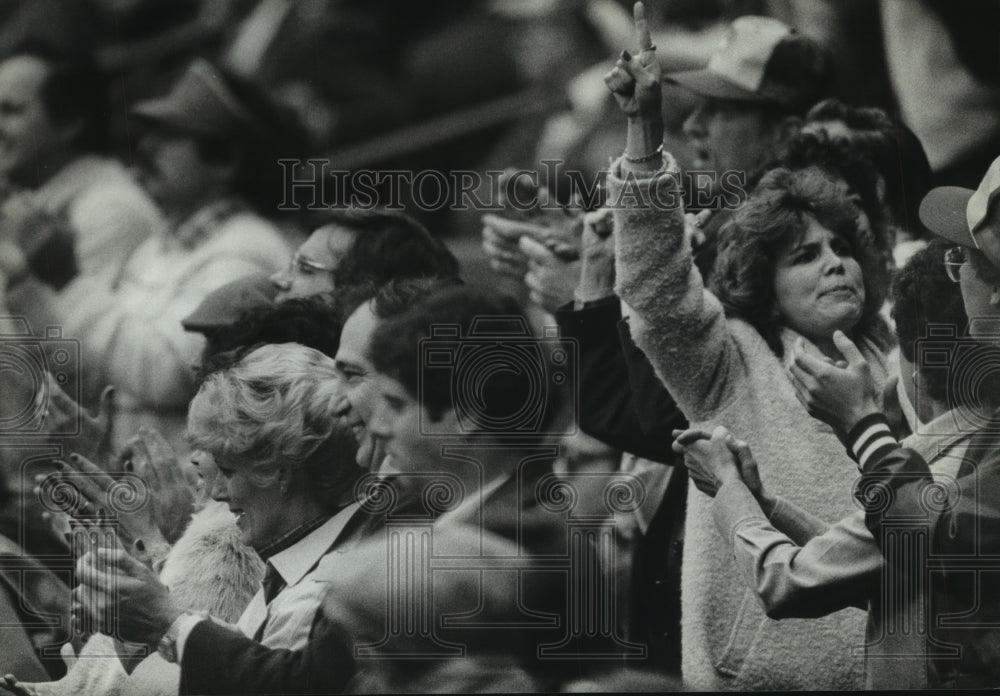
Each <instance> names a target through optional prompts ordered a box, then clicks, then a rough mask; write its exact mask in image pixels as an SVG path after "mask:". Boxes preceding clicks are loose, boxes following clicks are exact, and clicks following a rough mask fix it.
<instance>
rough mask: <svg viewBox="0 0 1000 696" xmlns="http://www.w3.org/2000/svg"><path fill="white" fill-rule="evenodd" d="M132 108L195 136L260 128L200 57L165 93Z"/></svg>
mask: <svg viewBox="0 0 1000 696" xmlns="http://www.w3.org/2000/svg"><path fill="white" fill-rule="evenodd" d="M131 111H132V115H133V116H136V117H138V118H141V119H144V120H147V121H151V122H153V123H159V124H162V125H165V126H169V127H171V128H173V129H176V130H178V131H181V132H184V133H193V134H195V135H224V134H227V133H230V132H232V130H233V129H234V128H240V129H244V130H249V131H251V132H256V133H260V132H262V131H263V126H262V125H261V124H260V123H258V121H257V119H256V118H254V116H253V114H251V113H250V110H249V109H248V108H247V107H246V106H245V105H244V104H242V103H241V101H240V99H239V98H238V97H237V96H236V95H235V94H234V93H233V92H232V90H231V89H230V88H229V87H228V86H227V85H226V83H225V81H224V80H223V79H222V77H221V76H220V74H219V71H218V69H217V68H215V67H214V66H213V65H212V64H211V63H209V62H208V61H207V60H204V59H202V58H197V59H195V60H194V62H192V63H191V65H190V66H188V69H187V71H186V72H185V73H184V74H183V75H182V76H181V78H180V79H179V80H178V81H177V82H176V83H175V84H174V86H173V87H172V88H171V90H170V92H169V93H168V94H167V95H166V96H163V97H159V98H156V99H147V100H145V101H141V102H139V103H138V104H136V105H135V106H133V107H132V110H131Z"/></svg>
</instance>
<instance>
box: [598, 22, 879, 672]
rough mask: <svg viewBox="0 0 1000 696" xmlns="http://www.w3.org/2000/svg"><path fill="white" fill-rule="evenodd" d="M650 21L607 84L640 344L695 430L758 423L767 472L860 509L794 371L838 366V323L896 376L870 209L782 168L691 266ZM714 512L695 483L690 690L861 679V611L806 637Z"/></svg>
mask: <svg viewBox="0 0 1000 696" xmlns="http://www.w3.org/2000/svg"><path fill="white" fill-rule="evenodd" d="M637 24H639V23H638V22H637ZM637 28H638V33H639V42H638V43H639V46H640V48H641V49H642V50H641V51H640V52H639V54H638V55H637V56H635V57H631V56H627V55H626V56H625V57H623V58H622V59H621V60H619V62H618V63H617V65H616V67H615V69H614V70H613V71H612V72H611V73H610V74H609V75H608V76H607V78H606V82H607V84H608V86H609V88H611V89H612V91H613V93H614V94H615V97H616V99H617V101H618V103H619V106H620V107H621V109H622V111H623V112H624V113H626V114H627V115H628V116H629V130H628V134H627V139H626V150H625V154H624V156H623V157H622V158H621V160H619V161H618V162H617V163H615V164H614V165H613V166H612V169H611V172H610V174H609V177H608V185H609V200H610V201H616V202H618V203H619V204H618V205H617V206H616V207H613V210H614V213H615V234H614V238H615V262H616V289H617V291H618V295H619V297H621V299H622V300H623V301H624V302H625V303H626V304H627V305H628V307H629V308H630V312H631V318H630V325H631V335H632V338H633V340H634V341H635V343H636V345H637V346H638V347H639V348H641V349H642V350H643V351H644V352H645V353H646V355H647V357H648V358H649V360H650V362H651V363H652V365H653V366H654V368H655V369H656V373H657V375H658V376H659V377H660V379H661V380H662V381H663V383H664V385H665V386H666V387H667V389H668V390H669V392H670V394H671V395H672V396H673V397H674V398H675V399H676V401H677V404H678V405H679V406H680V408H681V411H682V412H683V413H684V415H686V416H687V417H688V419H689V420H690V422H691V424H692V426H693V427H704V426H707V425H708V424H712V423H715V422H719V421H726V420H728V421H730V422H733V423H735V422H736V421H740V422H743V423H745V424H744V425H743V426H741V427H740V428H739V430H738V431H739V432H745V433H747V438H752V439H753V442H752V443H751V444H752V446H753V447H754V448H755V450H756V451H757V452H758V457H757V460H758V462H759V463H760V465H761V469H762V471H763V472H764V473H763V475H764V476H765V477H767V478H768V479H769V480H772V481H774V482H775V483H774V485H775V487H776V488H778V489H780V490H781V495H787V496H788V497H790V498H792V499H793V500H795V501H796V502H797V503H798V504H800V505H803V506H808V507H809V509H810V510H812V511H814V512H815V513H816V514H817V515H819V516H821V517H825V518H828V519H832V520H836V519H840V518H841V517H843V516H844V515H846V514H848V513H849V512H851V511H852V509H853V504H852V501H851V499H850V495H849V493H848V491H849V490H850V484H851V477H850V475H849V472H848V471H846V470H838V469H837V468H836V467H833V466H832V465H831V463H832V462H835V461H837V460H838V459H844V458H845V455H844V453H843V448H842V446H841V445H840V442H839V441H838V440H837V439H836V438H835V437H834V436H833V434H832V433H831V432H830V431H829V429H828V428H826V426H825V425H824V424H822V423H821V422H820V421H818V420H815V419H813V418H811V417H810V416H809V415H808V413H807V412H806V411H805V409H803V408H802V407H801V405H800V404H799V403H798V401H797V399H796V395H795V390H794V389H793V387H792V384H791V382H790V380H789V377H788V376H787V374H786V367H785V365H786V364H787V362H788V360H789V359H790V352H791V348H792V346H793V345H795V344H797V343H799V344H805V343H808V346H809V347H808V350H809V351H810V353H812V354H815V355H818V356H821V357H822V356H825V357H828V358H829V359H831V360H839V359H841V356H840V354H839V352H838V351H837V349H836V346H835V345H834V343H833V341H832V334H833V333H834V331H835V330H838V329H839V330H842V331H845V332H847V333H850V334H851V335H854V336H855V337H856V338H857V339H858V340H859V341H860V342H862V345H863V346H864V351H865V353H866V355H868V356H870V357H871V359H872V364H873V365H874V366H875V368H873V371H874V372H875V374H876V381H877V382H878V383H879V384H880V385H881V384H882V383H883V382H884V381H885V380H886V378H887V371H888V370H887V365H886V364H885V357H884V351H885V350H886V349H887V348H888V346H889V342H890V338H889V336H888V332H887V330H886V328H885V326H884V323H883V322H882V320H881V319H880V318H879V315H878V310H879V308H880V307H881V304H882V299H883V296H884V288H883V287H882V283H883V279H882V278H881V275H882V273H881V263H880V259H879V254H878V252H877V250H876V249H875V248H874V246H873V245H871V244H870V243H869V242H868V241H867V240H866V239H865V235H862V234H861V233H860V232H859V229H858V226H857V220H858V208H857V207H856V206H855V205H854V203H853V202H852V201H851V199H850V198H849V197H848V195H847V188H846V186H845V185H844V184H843V183H841V182H837V181H835V180H833V179H831V178H830V177H829V176H827V175H825V174H823V173H822V172H820V171H818V170H805V171H800V172H795V173H792V172H790V171H788V170H780V169H779V170H775V171H772V172H769V173H768V174H767V175H765V176H764V178H763V179H762V180H761V183H760V184H759V186H758V187H757V189H755V190H754V192H753V193H752V194H751V196H750V198H749V200H748V201H747V203H746V204H745V205H744V206H743V207H742V208H741V209H739V210H738V211H736V213H735V214H734V215H733V218H732V220H731V221H730V222H729V223H727V225H726V227H724V228H723V232H722V235H721V241H720V252H719V259H718V260H717V262H716V268H715V275H714V277H713V280H712V284H711V288H712V290H711V291H710V290H706V288H705V287H704V283H703V281H702V278H701V276H700V274H699V273H698V271H697V270H696V269H695V268H694V266H693V262H692V258H691V251H690V246H689V242H688V239H687V235H686V233H685V232H686V226H685V219H684V215H683V207H682V206H675V207H671V206H664V205H652V204H650V203H648V201H650V200H656V201H661V202H663V201H679V200H681V197H680V195H679V188H678V185H677V180H676V176H675V173H676V171H677V168H676V164H675V163H674V161H673V159H672V158H671V157H669V156H662V157H661V155H660V154H659V151H660V143H661V141H662V132H661V131H662V126H661V125H660V124H661V122H660V116H659V114H660V101H661V100H660V89H659V86H660V80H659V74H658V73H659V68H658V65H657V63H656V60H655V52H654V51H653V50H651V49H650V48H649V46H650V43H649V37H648V34H646V33H645V32H644V28H643V27H642V26H639V27H637ZM626 181H629V182H632V183H631V184H630V185H629V187H628V189H626V183H625V182H626ZM628 190H636V191H643V192H645V196H631V195H628V193H627V191H628ZM650 197H652V198H650ZM643 198H645V200H646V201H647V203H646V204H645V205H644V204H643V202H642V201H643ZM734 427H735V426H734ZM792 448H794V449H795V450H796V451H798V452H799V453H800V456H799V458H798V459H797V461H796V465H795V466H789V465H788V463H787V453H788V451H790V450H791V449H792ZM831 491H834V492H835V491H843V493H842V494H841V495H839V496H838V495H836V494H835V493H833V494H831ZM710 517H711V500H710V499H709V498H708V497H706V496H705V495H703V494H701V493H699V492H696V491H694V490H691V491H689V496H688V507H687V518H686V525H685V529H686V537H687V538H686V539H685V546H684V550H685V554H684V565H683V569H682V581H681V582H682V590H681V602H682V613H681V632H682V641H681V644H682V655H681V659H682V666H681V669H682V673H683V674H684V677H685V679H686V680H687V682H688V685H689V686H690V687H692V688H696V689H712V688H716V689H722V688H726V689H739V688H772V689H773V688H783V689H795V688H823V685H825V686H826V687H827V688H835V687H837V688H841V687H847V688H852V687H855V688H856V687H858V686H860V685H861V683H862V672H863V670H862V665H861V664H860V661H858V660H854V659H853V658H852V656H851V647H852V646H853V645H855V644H856V643H857V642H858V641H859V640H860V638H861V636H862V635H863V626H862V623H861V621H860V618H861V617H859V616H857V615H856V614H851V613H849V612H844V613H838V614H835V615H832V616H830V617H826V618H824V619H820V620H817V621H814V622H810V623H808V624H799V625H796V626H795V627H794V630H792V629H790V628H788V627H785V626H778V625H777V624H776V623H775V622H773V621H771V620H770V619H768V618H767V617H766V615H765V614H764V612H763V611H762V610H761V608H760V607H759V606H757V605H756V604H755V603H753V602H749V601H747V598H748V591H747V590H742V591H741V589H740V583H741V582H742V581H741V579H740V575H739V570H738V568H737V567H736V565H735V564H734V562H733V560H732V556H731V555H730V554H729V553H728V552H727V551H726V542H725V540H724V539H723V538H722V537H721V536H720V535H719V534H718V533H717V532H716V530H715V529H714V527H713V526H712V524H711V521H710ZM751 599H752V598H751Z"/></svg>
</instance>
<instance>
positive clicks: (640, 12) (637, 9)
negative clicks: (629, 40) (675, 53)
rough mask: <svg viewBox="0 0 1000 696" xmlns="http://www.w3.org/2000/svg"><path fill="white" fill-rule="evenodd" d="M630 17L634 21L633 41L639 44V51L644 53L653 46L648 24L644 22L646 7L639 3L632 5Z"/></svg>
mask: <svg viewBox="0 0 1000 696" xmlns="http://www.w3.org/2000/svg"><path fill="white" fill-rule="evenodd" d="M632 17H633V19H634V20H635V40H636V41H638V42H639V51H640V52H641V51H645V50H646V49H647V48H649V47H650V46H652V45H653V41H652V39H650V37H649V23H648V22H647V21H646V6H645V5H643V4H642V3H641V2H637V3H636V4H635V5H633V6H632Z"/></svg>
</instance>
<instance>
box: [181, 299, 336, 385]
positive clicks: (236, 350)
mask: <svg viewBox="0 0 1000 696" xmlns="http://www.w3.org/2000/svg"><path fill="white" fill-rule="evenodd" d="M341 326H342V324H341V321H340V319H339V317H338V314H337V311H336V309H335V308H334V307H333V305H332V303H331V300H330V298H327V297H325V296H323V295H315V296H312V297H301V298H293V299H290V300H285V301H284V302H279V303H278V304H276V305H274V306H273V307H267V308H263V309H261V308H258V309H251V310H248V311H247V312H245V313H244V314H243V315H242V316H241V317H240V318H239V319H238V320H237V321H236V322H235V323H234V324H233V325H232V326H229V327H225V328H220V329H214V330H211V331H206V332H203V333H205V335H206V338H207V339H208V342H207V344H206V346H205V350H204V352H203V353H202V364H201V367H200V369H199V371H198V379H197V381H198V382H199V383H200V382H202V381H204V379H205V377H207V376H208V375H210V374H212V373H213V372H216V371H217V370H220V369H225V368H227V367H230V366H232V365H235V364H236V363H238V362H239V361H240V359H241V358H242V357H243V356H244V355H246V354H247V353H249V352H250V351H252V350H253V349H255V348H257V347H258V346H260V345H262V344H265V343H298V344H301V345H303V346H306V347H307V348H314V349H316V350H318V351H319V352H321V353H323V354H324V355H327V356H329V357H331V358H332V357H334V356H335V355H336V354H337V348H338V347H339V346H340V329H341Z"/></svg>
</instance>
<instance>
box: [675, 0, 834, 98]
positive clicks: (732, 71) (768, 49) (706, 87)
mask: <svg viewBox="0 0 1000 696" xmlns="http://www.w3.org/2000/svg"><path fill="white" fill-rule="evenodd" d="M831 63H832V60H831V58H830V54H829V53H828V52H827V51H826V49H824V48H823V47H822V46H820V45H819V44H818V43H816V42H815V41H813V40H812V39H810V38H808V37H805V36H802V35H801V34H798V33H797V32H796V31H795V30H794V29H792V28H791V27H790V26H788V25H787V24H785V23H784V22H781V21H779V20H777V19H774V18H771V17H759V16H756V15H746V16H744V17H738V18H737V19H735V20H734V21H733V23H732V25H731V26H730V28H729V31H728V32H727V33H726V35H725V37H724V38H723V40H722V43H721V45H720V46H719V48H717V49H716V51H715V52H714V53H713V54H712V56H711V57H710V58H709V60H708V65H707V66H705V67H704V68H703V69H701V70H687V71H683V72H675V73H670V74H668V75H666V80H667V81H669V82H673V83H675V84H679V85H681V86H683V87H687V88H688V89H690V90H691V91H692V92H694V93H696V94H700V95H702V96H705V97H714V98H716V99H728V100H738V101H760V102H771V103H775V104H779V105H781V106H784V107H786V108H790V109H793V110H804V109H807V108H808V107H810V106H812V105H813V104H814V103H815V102H816V101H818V100H819V99H820V98H821V97H823V96H824V95H825V93H826V91H827V88H828V86H829V84H830V81H831Z"/></svg>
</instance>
